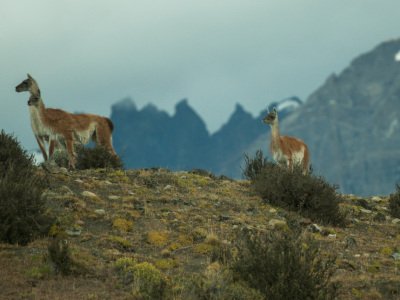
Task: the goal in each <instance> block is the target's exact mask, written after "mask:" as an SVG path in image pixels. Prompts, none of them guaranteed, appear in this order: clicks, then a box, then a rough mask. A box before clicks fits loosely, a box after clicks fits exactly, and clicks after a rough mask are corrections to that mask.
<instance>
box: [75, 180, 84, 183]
mask: <svg viewBox="0 0 400 300" xmlns="http://www.w3.org/2000/svg"><path fill="white" fill-rule="evenodd" d="M75 182H77V183H83V180H81V179H75Z"/></svg>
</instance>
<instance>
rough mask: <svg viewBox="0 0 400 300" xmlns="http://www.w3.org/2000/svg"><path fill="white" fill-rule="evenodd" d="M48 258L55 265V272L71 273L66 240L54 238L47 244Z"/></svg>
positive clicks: (69, 255) (69, 254)
mask: <svg viewBox="0 0 400 300" xmlns="http://www.w3.org/2000/svg"><path fill="white" fill-rule="evenodd" d="M47 249H48V252H49V257H50V260H51V261H52V262H53V264H54V266H55V270H56V272H57V273H61V274H62V275H69V274H71V273H72V269H73V261H72V258H71V252H70V250H69V247H68V241H67V240H64V239H62V238H58V237H57V238H54V239H52V240H51V242H50V243H49V246H48V248H47Z"/></svg>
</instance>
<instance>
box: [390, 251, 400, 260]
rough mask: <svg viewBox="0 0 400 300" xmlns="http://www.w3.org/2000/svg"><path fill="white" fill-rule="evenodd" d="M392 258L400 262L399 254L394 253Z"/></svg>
mask: <svg viewBox="0 0 400 300" xmlns="http://www.w3.org/2000/svg"><path fill="white" fill-rule="evenodd" d="M391 257H392V258H393V259H394V260H400V253H399V252H395V253H393V254H392V255H391Z"/></svg>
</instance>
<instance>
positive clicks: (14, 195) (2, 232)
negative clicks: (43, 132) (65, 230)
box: [0, 131, 50, 245]
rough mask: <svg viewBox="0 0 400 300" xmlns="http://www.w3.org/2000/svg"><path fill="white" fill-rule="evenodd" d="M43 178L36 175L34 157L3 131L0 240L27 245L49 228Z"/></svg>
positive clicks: (0, 172) (0, 141) (1, 137)
mask: <svg viewBox="0 0 400 300" xmlns="http://www.w3.org/2000/svg"><path fill="white" fill-rule="evenodd" d="M45 187H46V178H44V177H43V176H41V175H39V174H38V172H37V170H36V167H35V166H34V164H33V157H32V156H29V155H28V154H27V153H26V151H25V150H23V149H22V147H21V146H20V144H19V142H18V141H17V140H16V138H14V137H13V136H11V135H8V134H6V133H5V132H4V131H1V133H0V240H1V241H3V242H7V243H13V244H15V243H19V244H22V245H25V244H27V243H28V242H29V241H31V240H32V239H34V238H35V237H36V236H37V235H38V234H40V233H43V232H46V231H48V228H49V227H50V219H49V218H48V217H46V216H45V214H44V211H45V207H44V204H45V203H44V199H43V198H42V193H43V191H44V189H45Z"/></svg>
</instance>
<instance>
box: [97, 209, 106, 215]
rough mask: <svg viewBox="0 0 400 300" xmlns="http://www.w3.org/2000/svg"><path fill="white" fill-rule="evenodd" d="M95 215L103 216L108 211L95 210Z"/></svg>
mask: <svg viewBox="0 0 400 300" xmlns="http://www.w3.org/2000/svg"><path fill="white" fill-rule="evenodd" d="M94 213H95V214H96V215H99V216H103V215H105V214H106V211H105V210H104V209H102V208H100V209H95V210H94Z"/></svg>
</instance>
